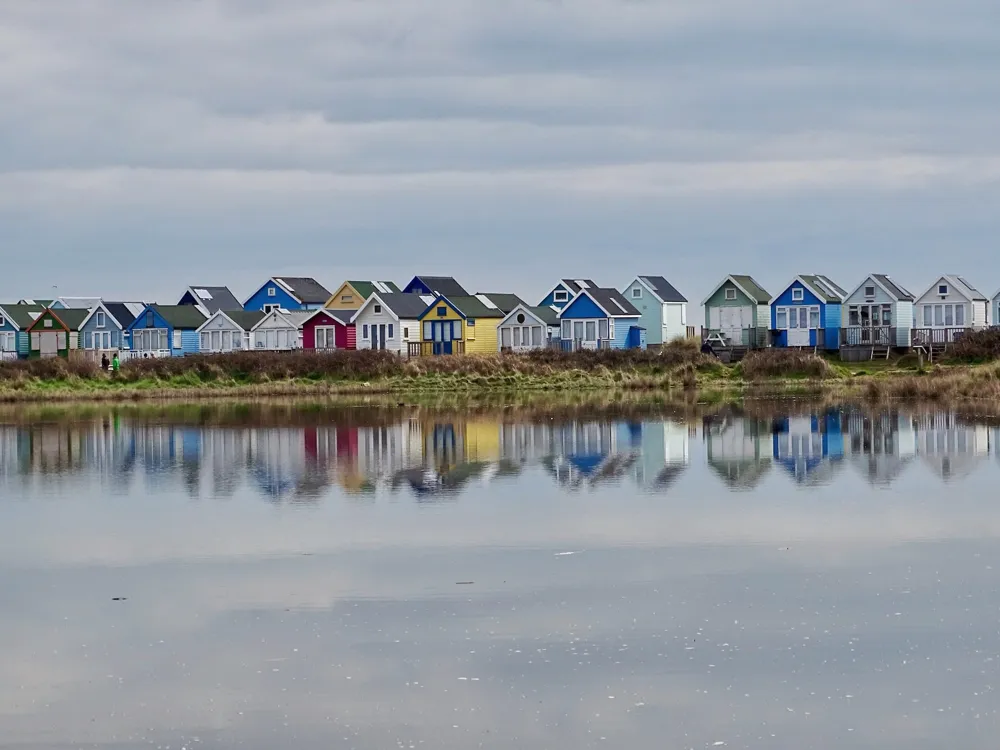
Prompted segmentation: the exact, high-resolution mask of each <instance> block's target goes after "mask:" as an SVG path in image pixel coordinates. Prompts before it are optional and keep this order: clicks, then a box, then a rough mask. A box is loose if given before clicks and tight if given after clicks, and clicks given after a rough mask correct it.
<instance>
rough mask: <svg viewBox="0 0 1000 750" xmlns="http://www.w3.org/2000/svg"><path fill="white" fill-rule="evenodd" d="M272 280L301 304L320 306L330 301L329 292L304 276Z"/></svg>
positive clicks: (314, 280) (276, 277) (277, 277)
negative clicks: (289, 292)
mask: <svg viewBox="0 0 1000 750" xmlns="http://www.w3.org/2000/svg"><path fill="white" fill-rule="evenodd" d="M272 278H273V279H274V280H275V281H277V282H278V283H279V284H281V285H282V286H283V287H285V289H286V290H288V291H291V293H292V294H293V295H294V296H295V297H296V298H297V299H298V300H299V301H300V302H302V303H303V304H307V305H322V304H324V303H325V302H326V301H327V300H328V299H330V291H329V290H328V289H327V288H326V287H325V286H323V285H322V284H320V283H319V282H318V281H316V279H313V278H309V277H305V276H274V277H272ZM241 307H242V305H241Z"/></svg>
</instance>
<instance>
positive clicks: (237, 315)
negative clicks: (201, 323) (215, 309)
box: [213, 310, 267, 331]
mask: <svg viewBox="0 0 1000 750" xmlns="http://www.w3.org/2000/svg"><path fill="white" fill-rule="evenodd" d="M222 312H223V313H224V314H225V316H226V317H227V318H229V319H230V320H231V321H233V322H234V323H235V324H236V325H238V326H239V327H240V328H242V329H243V330H244V331H249V330H250V329H252V328H253V327H254V326H255V325H257V324H258V323H260V321H261V320H262V319H263V318H264V316H265V315H266V314H267V313H265V312H264V311H263V310H223V311H222ZM214 314H215V313H213V315H214Z"/></svg>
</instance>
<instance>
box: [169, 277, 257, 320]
mask: <svg viewBox="0 0 1000 750" xmlns="http://www.w3.org/2000/svg"><path fill="white" fill-rule="evenodd" d="M188 292H190V293H191V295H192V296H193V297H194V298H195V299H197V300H198V301H199V302H200V303H201V304H202V305H204V307H205V309H206V310H208V311H209V312H210V313H216V312H218V311H219V310H241V309H242V308H243V305H241V304H240V301H239V300H238V299H236V295H234V294H233V293H232V292H231V291H229V287H227V286H205V285H203V284H194V285H192V286H189V287H188V289H187V292H185V294H187V293H188ZM181 299H183V297H181ZM233 322H235V321H233Z"/></svg>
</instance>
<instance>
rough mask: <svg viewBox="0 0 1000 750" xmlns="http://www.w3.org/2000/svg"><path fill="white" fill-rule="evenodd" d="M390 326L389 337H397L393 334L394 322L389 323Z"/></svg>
mask: <svg viewBox="0 0 1000 750" xmlns="http://www.w3.org/2000/svg"><path fill="white" fill-rule="evenodd" d="M388 328H389V338H390V339H394V338H396V337H395V336H394V335H393V328H392V323H390V324H389V326H388Z"/></svg>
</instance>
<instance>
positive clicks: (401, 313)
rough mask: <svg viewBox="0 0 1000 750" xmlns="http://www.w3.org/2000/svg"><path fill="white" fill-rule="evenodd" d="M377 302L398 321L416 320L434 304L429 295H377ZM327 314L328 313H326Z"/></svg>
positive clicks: (400, 293) (399, 293) (432, 298)
mask: <svg viewBox="0 0 1000 750" xmlns="http://www.w3.org/2000/svg"><path fill="white" fill-rule="evenodd" d="M377 296H378V298H379V300H381V302H382V304H383V305H385V306H386V307H387V308H389V310H391V311H392V314H393V315H395V316H396V317H397V318H399V319H400V320H404V319H409V320H416V319H417V318H419V317H420V316H421V315H423V313H424V311H425V310H426V309H427V308H428V307H429V306H430V304H431V303H432V302H434V297H433V296H431V295H429V294H404V293H403V292H398V293H396V294H378V295H377ZM328 312H329V311H328Z"/></svg>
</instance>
